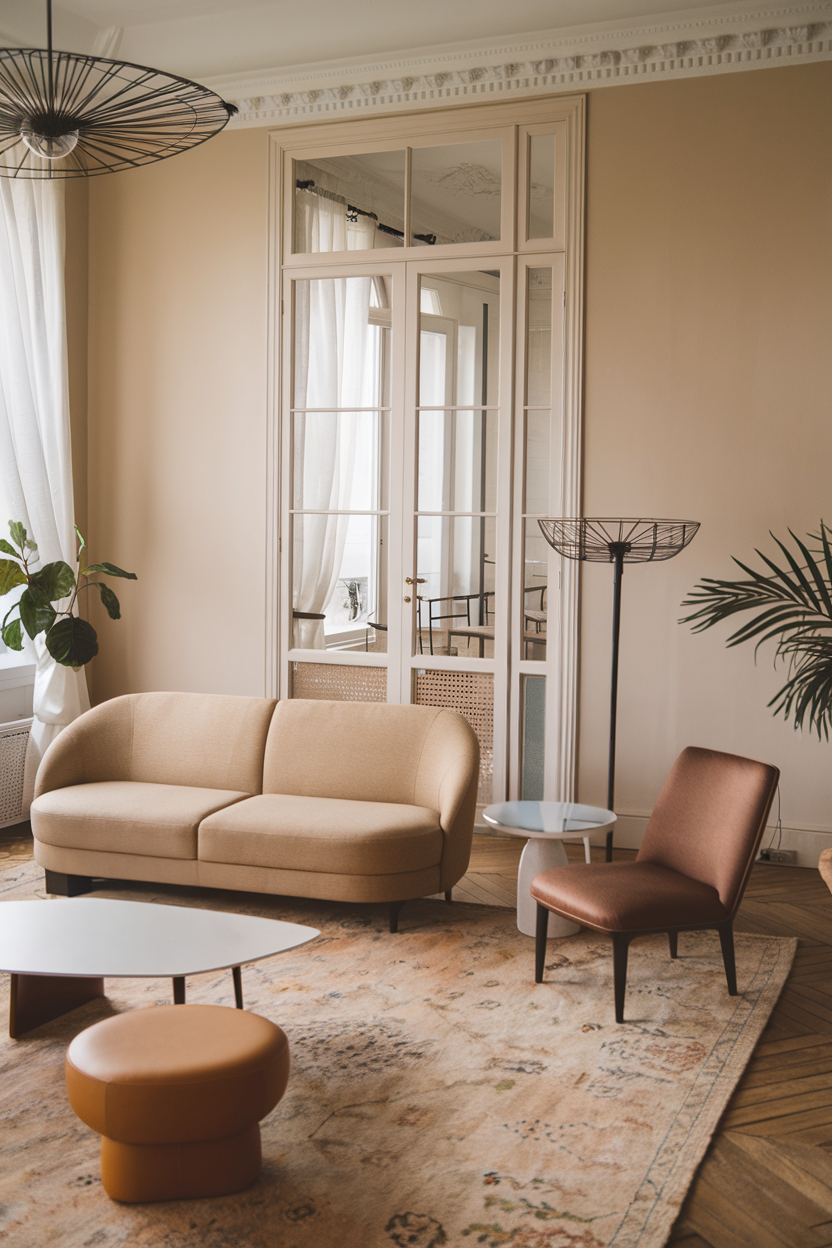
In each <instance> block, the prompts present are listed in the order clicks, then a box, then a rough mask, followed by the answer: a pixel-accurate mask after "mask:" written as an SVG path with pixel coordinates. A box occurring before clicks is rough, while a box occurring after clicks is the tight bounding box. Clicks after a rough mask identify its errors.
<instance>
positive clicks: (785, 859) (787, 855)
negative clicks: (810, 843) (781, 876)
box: [760, 849, 797, 867]
mask: <svg viewBox="0 0 832 1248" xmlns="http://www.w3.org/2000/svg"><path fill="white" fill-rule="evenodd" d="M760 861H761V862H776V863H778V864H779V865H780V866H781V867H782V866H785V867H796V866H797V850H796V849H763V850H761V851H760Z"/></svg>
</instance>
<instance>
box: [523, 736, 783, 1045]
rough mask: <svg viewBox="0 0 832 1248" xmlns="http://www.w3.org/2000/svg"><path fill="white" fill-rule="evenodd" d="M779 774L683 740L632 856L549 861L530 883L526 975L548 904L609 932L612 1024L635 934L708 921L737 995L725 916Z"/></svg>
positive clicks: (673, 936)
mask: <svg viewBox="0 0 832 1248" xmlns="http://www.w3.org/2000/svg"><path fill="white" fill-rule="evenodd" d="M779 778H780V772H779V770H778V769H777V768H776V767H772V766H771V765H770V764H768V763H760V762H757V761H756V760H755V759H751V758H740V757H739V756H738V755H736V754H721V753H719V752H718V751H716V750H702V749H696V748H694V747H688V749H686V750H683V751H682V753H681V754H680V755H679V757H678V758H677V760H676V762H675V763H674V764H673V768H672V770H671V772H670V775H669V776H668V778H667V780H666V781H665V784H664V787H663V789H662V791H661V793H660V794H659V797H658V800H657V801H656V805H655V807H654V809H653V814H652V815H651V816H650V822H649V823H648V825H647V830H646V832H645V834H644V841H643V843H642V846H641V849H640V850H639V851H638V855H637V857H636V860H635V862H610V863H606V862H605V863H592V864H590V865H586V864H581V865H576V866H570V867H557V868H555V869H554V870H552V871H544V872H543V873H542V875H538V876H537V877H536V878H535V879H534V880H533V882H532V887H531V893H532V896H533V897H534V899H535V900H536V902H537V940H536V945H535V980H536V982H537V983H541V982H542V980H543V967H544V963H545V961H546V928H547V923H548V917H549V911H550V910H552V911H554V912H555V914H560V915H562V916H563V917H564V918H567V919H572V920H573V922H575V923H580V924H581V925H582V926H583V927H588V928H591V929H592V931H595V932H608V933H609V934H610V936H611V937H612V950H613V979H614V983H615V1021H616V1022H617V1023H622V1022H623V1021H624V993H625V989H626V985H627V952H628V948H629V944H630V941H631V940H633V939H634V938H635V937H636V936H647V935H651V934H652V933H654V932H667V935H668V938H669V941H670V956H671V958H675V957H676V941H677V936H678V933H679V932H685V931H698V930H701V929H703V928H715V929H716V930H717V932H718V933H719V939H720V943H721V945H722V957H723V960H724V962H725V977H726V979H727V981H728V992H729V993H730V994H731V996H736V992H737V977H736V969H735V964H734V932H733V922H734V916H735V915H736V913H737V908H738V907H739V904H740V901H741V900H742V895H743V891H744V890H745V885H746V883H747V881H748V876H749V873H750V871H751V867H752V864H753V862H754V859H755V857H756V856H757V850H758V848H759V845H760V840H761V838H762V835H763V831H764V829H765V826H766V819H767V818H768V813H769V810H770V809H771V803H772V801H773V799H774V794H775V793H776V791H777V783H778V780H779Z"/></svg>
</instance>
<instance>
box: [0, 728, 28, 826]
mask: <svg viewBox="0 0 832 1248" xmlns="http://www.w3.org/2000/svg"><path fill="white" fill-rule="evenodd" d="M31 727H32V721H31V719H15V720H13V721H12V722H11V723H9V724H0V828H7V827H9V825H10V824H13V823H21V822H22V821H23V768H24V764H25V762H26V746H27V745H28V744H29V729H30V728H31Z"/></svg>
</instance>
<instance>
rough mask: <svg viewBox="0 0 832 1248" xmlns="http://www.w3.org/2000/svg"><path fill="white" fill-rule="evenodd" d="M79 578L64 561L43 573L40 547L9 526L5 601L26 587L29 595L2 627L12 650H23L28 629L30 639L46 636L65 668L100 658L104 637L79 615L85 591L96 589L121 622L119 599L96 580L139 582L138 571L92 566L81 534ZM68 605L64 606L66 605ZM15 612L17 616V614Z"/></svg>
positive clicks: (3, 544)
mask: <svg viewBox="0 0 832 1248" xmlns="http://www.w3.org/2000/svg"><path fill="white" fill-rule="evenodd" d="M75 532H76V534H77V536H78V575H77V577H76V575H75V573H74V572H73V570H72V568H71V567H70V566H69V564H68V563H64V561H63V560H62V559H58V560H56V561H55V562H54V563H47V564H45V565H44V566H43V567H42V568H36V567H35V565H36V564H38V563H39V562H40V555H39V554H38V547H37V543H36V542H35V541H33V540H32V538H31V537H29V535H28V533H27V532H26V530H25V528H24V527H23V525H22V524H21V523H20V521H19V520H10V521H9V534H10V536H11V542H7V541H6V540H5V538H0V552H2V555H6V556H9V557H8V558H2V557H0V597H3V596H4V595H5V594H8V593H10V591H11V590H13V589H16V588H17V587H18V586H20V585H25V589H24V590H23V593H22V594H21V595H20V597H19V598H18V600H17V602H15V603H14V604H13V605H12V606H11V607H10V608H9V610H8V611H7V612H6V615H5V618H4V619H3V624H2V627H0V636H2V638H3V641H4V642H5V644H6V645H7V646H8V647H9V649H10V650H22V649H23V633H24V630H25V632H26V633H27V634H28V636H29V637H32V638H35V637H37V635H38V633H45V634H46V636H45V638H44V640H45V642H46V649H47V650H48V651H49V653H50V654H51V656H52V658H53V659H54V660H55V662H56V663H60V664H62V666H64V667H76V668H77V667H83V666H84V664H85V663H89V661H90V659H92V658H94V657H95V655H96V654H98V635H97V633H96V631H95V629H94V628H93V626H92V624H90V623H88V621H87V620H82V619H81V618H80V616H77V615H74V614H73V610H74V607H75V603H76V600H77V598H78V594H79V592H80V591H81V590H85V589H96V590H97V591H98V593H99V595H100V597H101V602H102V603H103V605H104V608H105V610H106V611H107V614H108V615H109V617H110V619H111V620H118V619H121V607H120V605H119V601H118V598H117V597H116V596H115V594H114V593H113V591H112V589H110V586H109V585H107V584H106V583H105V582H104V581H99V580H95V579H94V578H95V576H97V575H102V574H103V575H104V576H116V577H123V578H124V579H125V580H128V581H135V580H136V579H137V577H136V574H135V572H125V571H124V569H123V568H118V567H116V565H115V564H114V563H87V562H86V553H85V552H86V548H87V544H86V542H85V541H84V539H83V537H82V536H81V534H80V532H79V531H78V529H77V527H76V529H75ZM62 604H63V605H62ZM15 613H17V614H16V615H15Z"/></svg>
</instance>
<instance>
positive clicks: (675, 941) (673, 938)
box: [667, 932, 679, 958]
mask: <svg viewBox="0 0 832 1248" xmlns="http://www.w3.org/2000/svg"><path fill="white" fill-rule="evenodd" d="M667 939H668V941H669V943H670V956H671V958H678V956H679V933H678V932H668V933H667Z"/></svg>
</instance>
